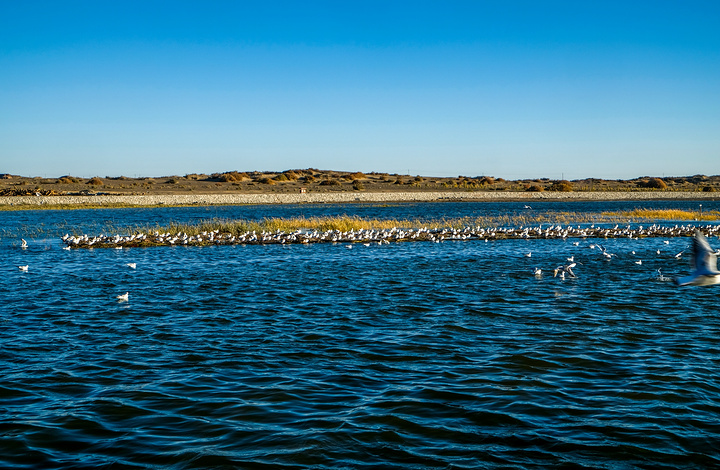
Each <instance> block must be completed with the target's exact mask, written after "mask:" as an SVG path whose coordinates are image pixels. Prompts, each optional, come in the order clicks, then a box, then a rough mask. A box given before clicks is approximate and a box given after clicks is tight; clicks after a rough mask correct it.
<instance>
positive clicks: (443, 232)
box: [62, 225, 720, 249]
mask: <svg viewBox="0 0 720 470" xmlns="http://www.w3.org/2000/svg"><path fill="white" fill-rule="evenodd" d="M702 229H703V231H705V232H706V233H708V234H709V235H717V234H720V226H718V225H707V226H705V227H703V228H702ZM695 230H696V227H694V226H692V225H675V226H673V227H668V226H662V225H651V226H648V227H643V226H639V227H635V228H633V227H631V226H627V227H619V226H618V225H616V226H615V227H612V228H609V227H596V226H595V225H591V226H588V227H581V226H577V227H573V226H570V225H568V226H565V227H563V226H562V225H550V226H548V227H545V228H543V227H542V226H540V227H520V228H503V227H499V228H484V227H465V228H462V229H455V228H428V227H423V228H398V227H393V228H391V229H380V230H375V229H367V230H366V229H360V230H349V231H340V230H327V231H317V230H296V231H294V232H283V231H280V230H278V231H275V232H267V231H261V232H257V231H247V232H244V233H241V234H232V233H222V232H220V230H213V231H210V232H202V233H200V234H197V235H188V234H186V233H184V232H179V233H175V234H173V233H170V232H159V231H155V232H152V233H137V234H134V235H127V236H122V235H114V236H105V235H98V236H94V237H91V236H88V235H80V236H71V235H67V234H66V235H65V236H63V237H62V241H63V242H64V243H65V244H66V248H69V249H72V248H117V249H121V248H123V247H142V246H158V245H160V246H163V245H164V246H172V245H182V246H206V245H241V244H246V245H269V244H297V243H390V242H404V241H430V242H435V243H440V242H442V241H445V240H502V239H555V238H563V239H565V238H646V237H668V238H669V237H689V236H693V234H694V233H695Z"/></svg>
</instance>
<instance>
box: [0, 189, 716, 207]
mask: <svg viewBox="0 0 720 470" xmlns="http://www.w3.org/2000/svg"><path fill="white" fill-rule="evenodd" d="M669 199H670V200H673V199H698V200H717V199H720V195H718V194H716V193H705V192H695V191H693V192H689V191H688V192H680V191H678V192H674V191H673V192H666V191H633V192H603V191H595V192H538V193H534V192H510V191H508V192H490V191H474V192H441V191H437V192H375V193H372V192H367V193H366V192H336V193H305V194H300V193H297V194H287V193H284V194H283V193H280V194H192V195H186V194H172V195H169V194H157V195H135V196H128V195H117V196H114V195H102V196H13V197H0V206H56V205H88V206H103V205H108V206H112V205H131V206H133V205H137V206H155V205H216V204H319V203H352V202H369V203H383V202H437V201H487V202H491V201H534V200H543V201H569V200H575V201H583V200H591V201H619V200H669Z"/></svg>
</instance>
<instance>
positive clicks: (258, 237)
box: [18, 225, 720, 302]
mask: <svg viewBox="0 0 720 470" xmlns="http://www.w3.org/2000/svg"><path fill="white" fill-rule="evenodd" d="M702 230H703V231H704V232H705V233H707V234H708V235H709V236H718V238H720V225H707V226H705V227H702ZM689 235H692V236H693V249H692V256H693V261H692V266H693V271H692V272H691V273H690V274H689V275H688V276H684V277H680V278H677V279H675V282H676V283H677V284H678V285H680V286H687V285H698V286H705V285H713V284H720V271H718V269H717V256H718V254H720V251H719V252H716V251H714V250H713V249H712V248H711V247H710V244H709V242H708V240H707V238H706V237H705V235H704V234H703V233H702V232H701V231H700V229H698V228H696V227H693V226H689V225H688V226H685V225H675V226H674V227H666V226H660V225H652V226H649V227H647V228H644V227H642V226H640V227H637V228H631V227H630V226H628V227H624V228H620V227H618V226H615V227H614V228H603V227H595V226H590V227H585V228H583V227H571V226H567V227H562V226H561V225H557V226H555V225H552V226H550V227H547V228H544V229H543V228H542V227H535V228H531V227H525V228H523V227H520V228H481V227H476V228H471V227H467V228H464V229H452V228H443V229H437V228H436V229H429V228H427V227H425V228H419V229H402V228H397V227H394V228H392V229H385V230H364V229H363V230H357V231H356V230H350V231H348V232H343V231H339V230H328V231H324V232H318V231H317V230H298V231H295V232H291V233H286V232H282V231H276V232H260V233H257V232H255V231H252V232H246V233H243V234H240V235H233V234H230V233H221V232H220V231H219V230H214V231H210V232H202V233H201V234H198V235H192V236H189V235H187V234H185V233H182V232H181V233H177V234H171V233H161V232H157V231H156V232H153V233H151V234H135V235H129V236H121V235H115V236H111V237H109V236H105V235H99V236H97V237H90V236H88V235H81V236H70V235H67V234H66V235H64V236H63V237H62V238H61V239H62V241H63V242H64V243H65V244H66V246H65V247H64V248H63V249H72V248H95V247H97V248H115V249H122V248H124V247H140V246H163V245H182V246H188V245H189V246H204V245H234V244H286V243H291V244H293V243H328V242H329V243H349V245H346V246H347V247H348V248H352V244H353V243H363V244H364V245H366V246H369V245H370V244H372V243H377V244H381V245H382V244H385V243H390V242H403V241H430V242H435V243H440V242H442V241H445V240H473V239H474V240H485V241H486V242H487V241H488V240H501V239H538V238H545V239H549V238H563V239H565V238H583V239H585V238H620V237H622V238H646V237H678V236H689ZM664 243H665V244H668V243H669V241H667V240H665V241H664ZM573 245H574V246H579V245H580V242H579V241H575V242H573ZM20 247H21V248H22V249H23V250H24V249H27V247H28V243H27V241H26V240H24V239H21V245H20ZM588 248H590V249H593V250H594V249H597V250H599V252H600V254H601V256H603V257H604V258H605V259H607V260H611V259H612V258H613V257H615V256H617V255H616V254H615V253H610V252H608V250H607V249H606V248H605V247H604V246H603V245H601V244H599V243H590V244H589V245H588ZM683 253H684V251H681V252H679V253H677V254H675V255H674V257H675V258H681V257H682V255H683ZM632 254H635V252H634V251H633V252H632ZM657 254H658V255H659V254H660V250H659V249H658V250H657ZM525 256H526V257H528V258H530V257H532V252H528V253H526V254H525ZM634 262H635V263H636V264H638V265H641V264H642V260H639V259H638V260H635V261H634ZM578 264H582V263H580V262H579V261H576V260H575V257H574V255H573V256H570V257H569V258H567V259H566V262H564V263H562V264H560V265H559V266H557V267H556V268H555V269H554V270H553V277H559V278H560V279H565V278H566V277H571V278H574V277H576V275H575V272H574V271H573V268H575V267H576V266H577V265H578ZM126 266H127V267H128V268H130V269H136V268H137V264H136V263H127V264H126ZM18 269H19V270H20V271H22V272H28V271H29V265H24V266H18ZM657 271H658V279H661V280H669V278H667V277H666V276H664V275H663V274H662V272H661V270H660V269H658V270H657ZM533 274H534V275H535V276H536V277H541V276H542V269H540V268H535V269H534V271H533ZM116 298H117V300H118V301H119V302H127V301H128V300H129V298H130V294H129V292H126V293H124V294H122V295H118V296H116Z"/></svg>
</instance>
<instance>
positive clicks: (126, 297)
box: [116, 292, 130, 302]
mask: <svg viewBox="0 0 720 470" xmlns="http://www.w3.org/2000/svg"><path fill="white" fill-rule="evenodd" d="M116 299H118V302H127V301H128V300H130V293H129V292H125V293H124V294H123V295H118V296H117V297H116Z"/></svg>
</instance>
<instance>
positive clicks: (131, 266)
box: [125, 263, 137, 269]
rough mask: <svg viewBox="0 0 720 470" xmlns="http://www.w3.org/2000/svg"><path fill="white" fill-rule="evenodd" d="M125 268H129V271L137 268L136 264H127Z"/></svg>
mask: <svg viewBox="0 0 720 470" xmlns="http://www.w3.org/2000/svg"><path fill="white" fill-rule="evenodd" d="M125 266H127V267H128V268H130V269H135V268H137V264H136V263H128V264H126V265H125Z"/></svg>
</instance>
